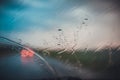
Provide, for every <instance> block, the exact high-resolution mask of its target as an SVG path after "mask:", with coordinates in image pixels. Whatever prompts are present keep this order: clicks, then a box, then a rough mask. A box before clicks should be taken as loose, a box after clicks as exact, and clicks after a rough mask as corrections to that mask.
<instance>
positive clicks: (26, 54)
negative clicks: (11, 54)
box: [21, 49, 34, 57]
mask: <svg viewBox="0 0 120 80" xmlns="http://www.w3.org/2000/svg"><path fill="white" fill-rule="evenodd" d="M21 56H22V57H33V56H34V51H32V50H31V49H27V50H25V49H23V50H21Z"/></svg>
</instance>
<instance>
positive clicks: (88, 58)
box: [38, 49, 120, 71]
mask: <svg viewBox="0 0 120 80" xmlns="http://www.w3.org/2000/svg"><path fill="white" fill-rule="evenodd" d="M110 52H112V54H111V56H112V57H111V61H112V62H111V64H110V62H109V60H110V55H109V53H110ZM38 53H40V54H41V55H43V56H48V57H51V58H55V59H58V60H60V61H62V62H64V63H67V64H71V65H74V66H77V67H85V68H89V69H92V70H99V71H100V70H104V69H106V68H107V67H109V66H110V65H113V64H117V63H119V61H120V51H119V50H117V49H113V50H112V51H110V50H109V49H103V50H100V51H95V50H76V51H75V53H74V54H71V53H72V52H70V51H65V52H63V53H61V54H58V51H55V50H54V51H52V50H49V51H41V50H38Z"/></svg>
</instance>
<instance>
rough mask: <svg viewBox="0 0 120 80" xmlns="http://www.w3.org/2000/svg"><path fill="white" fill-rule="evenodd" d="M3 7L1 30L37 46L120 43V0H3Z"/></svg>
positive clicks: (4, 33)
mask: <svg viewBox="0 0 120 80" xmlns="http://www.w3.org/2000/svg"><path fill="white" fill-rule="evenodd" d="M0 9H1V10H0V11H1V13H0V14H1V19H0V26H1V27H0V33H1V34H2V35H6V36H11V38H13V39H22V41H23V42H24V43H29V44H30V45H32V46H35V47H52V48H59V47H66V45H68V44H69V46H68V47H67V48H71V47H72V46H73V45H74V44H76V43H77V46H76V48H86V47H87V48H96V47H101V46H105V45H109V44H111V43H112V45H118V44H120V33H119V30H120V26H119V23H120V20H119V19H120V15H119V13H120V1H119V0H19V1H18V2H16V1H15V0H1V3H0ZM86 19H88V20H86ZM58 29H62V31H61V32H60V31H58ZM59 35H62V37H61V42H60V38H59ZM63 36H64V37H65V40H64V38H63ZM56 38H59V39H56ZM74 40H76V41H74ZM58 43H60V44H62V45H61V46H57V45H56V44H58Z"/></svg>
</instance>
